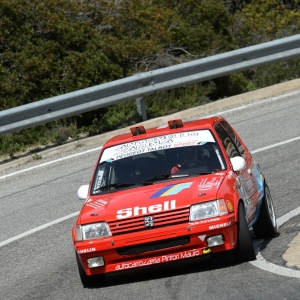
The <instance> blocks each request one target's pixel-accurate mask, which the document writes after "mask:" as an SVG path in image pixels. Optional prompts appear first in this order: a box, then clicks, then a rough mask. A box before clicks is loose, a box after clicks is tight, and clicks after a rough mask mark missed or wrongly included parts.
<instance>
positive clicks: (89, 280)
mask: <svg viewBox="0 0 300 300" xmlns="http://www.w3.org/2000/svg"><path fill="white" fill-rule="evenodd" d="M75 255H76V262H77V266H78V271H79V276H80V279H81V282H82V284H83V286H84V287H85V288H89V287H93V286H103V285H104V283H105V274H104V273H103V274H98V275H90V276H89V275H86V273H85V271H84V269H83V267H82V265H81V262H80V260H79V258H78V255H77V253H75Z"/></svg>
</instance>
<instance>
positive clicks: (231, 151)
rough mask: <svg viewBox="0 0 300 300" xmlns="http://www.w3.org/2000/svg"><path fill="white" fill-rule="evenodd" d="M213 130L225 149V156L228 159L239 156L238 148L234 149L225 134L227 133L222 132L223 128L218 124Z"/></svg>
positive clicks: (232, 143)
mask: <svg viewBox="0 0 300 300" xmlns="http://www.w3.org/2000/svg"><path fill="white" fill-rule="evenodd" d="M215 129H216V133H217V134H218V136H219V138H220V139H221V141H222V144H223V146H224V148H225V151H226V153H227V155H228V156H229V157H230V158H232V157H235V156H241V154H240V152H239V150H238V148H237V147H236V145H235V144H234V142H233V141H232V139H231V138H230V136H229V135H228V134H227V132H226V131H225V130H224V128H223V127H222V126H221V125H220V124H218V125H217V126H216V127H215Z"/></svg>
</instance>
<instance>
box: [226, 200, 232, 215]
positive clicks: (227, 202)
mask: <svg viewBox="0 0 300 300" xmlns="http://www.w3.org/2000/svg"><path fill="white" fill-rule="evenodd" d="M226 205H227V208H228V210H229V211H230V212H231V211H233V205H232V203H231V202H230V201H229V200H227V201H226Z"/></svg>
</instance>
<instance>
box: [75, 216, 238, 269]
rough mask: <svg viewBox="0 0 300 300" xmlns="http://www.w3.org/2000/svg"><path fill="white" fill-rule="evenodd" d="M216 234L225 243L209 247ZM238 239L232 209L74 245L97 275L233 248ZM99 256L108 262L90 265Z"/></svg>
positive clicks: (85, 262) (84, 265)
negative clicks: (89, 261) (210, 215)
mask: <svg viewBox="0 0 300 300" xmlns="http://www.w3.org/2000/svg"><path fill="white" fill-rule="evenodd" d="M214 236H222V238H223V244H221V245H217V246H214V247H209V245H208V243H207V239H208V238H209V237H214ZM221 240H222V239H221ZM236 240H237V226H236V223H235V217H234V214H233V213H232V214H230V215H226V216H222V217H217V218H213V219H206V220H200V221H195V222H189V223H185V224H180V225H176V226H172V227H163V228H159V229H150V230H145V231H142V232H138V233H133V234H126V235H117V236H111V237H107V238H102V239H98V240H90V241H82V242H75V244H74V246H75V250H76V252H77V254H78V256H79V259H80V261H81V263H82V266H83V268H84V270H85V272H86V274H87V275H94V274H100V273H108V272H116V271H122V270H128V269H133V268H139V267H144V266H150V265H155V264H161V263H165V262H171V261H176V260H182V259H187V258H192V257H199V256H202V255H206V254H209V253H216V252H221V251H226V250H231V249H234V248H235V246H236ZM97 257H102V258H103V261H104V265H103V266H100V267H96V268H90V267H89V266H88V259H90V258H97Z"/></svg>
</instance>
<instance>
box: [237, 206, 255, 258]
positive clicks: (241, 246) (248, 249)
mask: <svg viewBox="0 0 300 300" xmlns="http://www.w3.org/2000/svg"><path fill="white" fill-rule="evenodd" d="M237 230H238V232H237V245H236V248H235V249H234V250H233V257H234V259H235V260H236V261H237V262H245V261H250V260H255V259H256V254H255V250H254V247H253V243H252V239H251V235H250V231H249V229H248V224H247V221H246V218H245V210H244V206H243V204H242V203H240V204H239V220H238V226H237Z"/></svg>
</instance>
